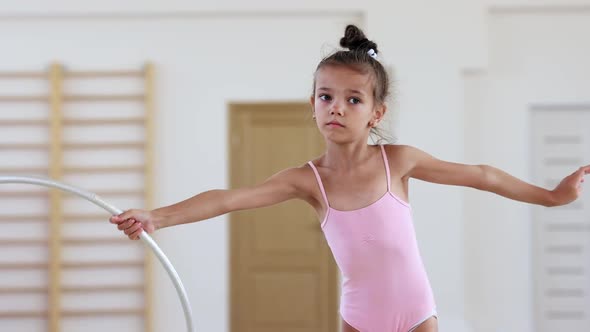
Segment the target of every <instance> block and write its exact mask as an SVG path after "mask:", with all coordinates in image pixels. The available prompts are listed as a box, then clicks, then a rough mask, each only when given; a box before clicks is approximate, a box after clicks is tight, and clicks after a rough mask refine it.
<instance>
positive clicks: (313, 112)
mask: <svg viewBox="0 0 590 332" xmlns="http://www.w3.org/2000/svg"><path fill="white" fill-rule="evenodd" d="M314 101H315V97H314V96H311V97H309V104H310V105H311V114H312V115H313V117H314V119H315V108H314V106H315V104H314Z"/></svg>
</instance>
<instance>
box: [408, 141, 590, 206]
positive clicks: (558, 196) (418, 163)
mask: <svg viewBox="0 0 590 332" xmlns="http://www.w3.org/2000/svg"><path fill="white" fill-rule="evenodd" d="M405 150H406V151H405V157H406V158H408V160H410V166H409V169H408V174H407V176H409V177H412V178H416V179H420V180H424V181H428V182H434V183H440V184H448V185H457V186H465V187H471V188H475V189H479V190H485V191H489V192H493V193H496V194H498V195H501V196H503V197H506V198H510V199H513V200H517V201H521V202H526V203H531V204H537V205H543V206H557V205H564V204H567V203H570V202H572V201H573V200H575V199H577V197H578V195H579V194H580V191H581V187H580V184H581V183H582V182H584V178H583V177H584V174H588V173H590V166H586V167H581V168H580V169H579V170H577V171H576V172H574V173H573V174H571V175H569V176H568V177H566V178H564V180H563V181H562V182H561V183H560V185H558V186H557V187H556V188H555V189H554V190H547V189H545V188H541V187H538V186H535V185H532V184H530V183H527V182H525V181H522V180H520V179H518V178H516V177H514V176H512V175H510V174H508V173H506V172H504V171H502V170H500V169H498V168H495V167H493V166H489V165H465V164H458V163H452V162H447V161H443V160H439V159H436V158H434V157H432V156H431V155H429V154H427V153H425V152H423V151H421V150H419V149H416V148H413V147H405Z"/></svg>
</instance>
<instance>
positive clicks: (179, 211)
mask: <svg viewBox="0 0 590 332" xmlns="http://www.w3.org/2000/svg"><path fill="white" fill-rule="evenodd" d="M296 172H297V170H296V169H287V170H284V171H282V172H279V173H277V174H275V175H273V176H272V177H270V178H269V179H267V180H266V181H264V182H263V183H261V184H258V185H256V186H252V187H245V188H239V189H229V190H223V189H217V190H210V191H206V192H203V193H200V194H198V195H196V196H193V197H191V198H189V199H187V200H184V201H182V202H179V203H176V204H173V205H170V206H166V207H162V208H159V209H156V210H154V211H153V213H154V216H155V223H156V228H163V227H168V226H173V225H178V224H185V223H189V222H195V221H201V220H204V219H210V218H213V217H216V216H219V215H222V214H226V213H229V212H232V211H239V210H246V209H253V208H259V207H265V206H270V205H274V204H278V203H281V202H284V201H286V200H289V199H293V198H298V197H299V196H300V195H299V191H298V188H297V185H296V182H295V181H294V178H295V177H296V174H294V173H296Z"/></svg>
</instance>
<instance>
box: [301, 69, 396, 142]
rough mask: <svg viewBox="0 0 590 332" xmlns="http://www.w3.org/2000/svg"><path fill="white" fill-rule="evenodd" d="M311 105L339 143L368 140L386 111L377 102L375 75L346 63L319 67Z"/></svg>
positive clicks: (319, 121) (322, 125)
mask: <svg viewBox="0 0 590 332" xmlns="http://www.w3.org/2000/svg"><path fill="white" fill-rule="evenodd" d="M311 104H312V106H313V112H314V115H315V119H316V124H317V126H318V128H319V130H320V132H321V133H322V135H323V136H324V137H325V138H326V139H327V140H330V141H333V142H336V143H350V142H355V141H359V140H364V141H365V142H366V140H367V138H368V135H369V132H370V129H371V127H372V126H373V125H376V122H378V121H379V120H380V119H381V117H382V116H383V114H384V112H385V107H384V106H379V107H375V105H374V99H373V80H372V79H371V76H370V75H368V74H361V73H359V72H358V71H355V70H353V69H350V68H347V67H344V66H325V67H323V68H321V69H320V70H318V72H317V73H316V82H315V91H314V95H313V96H312V97H311Z"/></svg>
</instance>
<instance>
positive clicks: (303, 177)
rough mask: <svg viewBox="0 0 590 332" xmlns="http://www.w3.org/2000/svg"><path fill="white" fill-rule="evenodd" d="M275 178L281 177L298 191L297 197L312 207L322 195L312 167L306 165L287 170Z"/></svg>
mask: <svg viewBox="0 0 590 332" xmlns="http://www.w3.org/2000/svg"><path fill="white" fill-rule="evenodd" d="M275 176H280V177H281V178H282V180H283V181H287V182H288V183H289V184H290V185H292V186H293V187H294V188H295V190H296V191H297V196H298V197H299V198H301V199H303V200H305V201H307V202H308V203H310V204H312V205H314V206H315V205H316V203H317V202H318V197H320V196H318V194H319V195H321V193H320V191H319V187H318V184H317V180H316V179H315V174H314V173H313V170H312V169H311V167H310V166H309V165H308V164H307V163H305V164H303V165H301V166H297V167H292V168H287V169H285V170H283V171H281V172H279V173H277V174H276V175H275Z"/></svg>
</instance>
